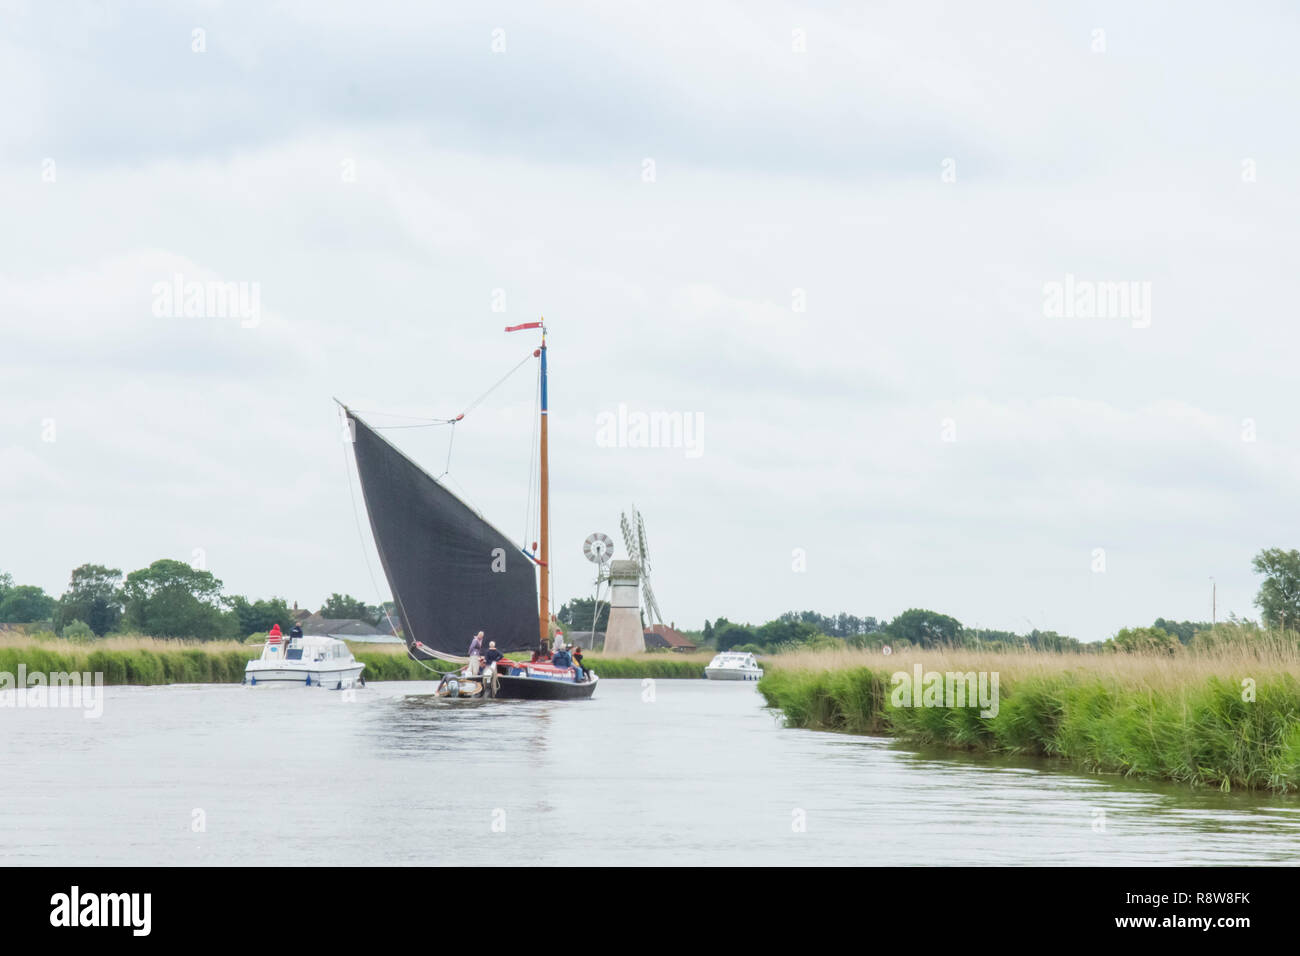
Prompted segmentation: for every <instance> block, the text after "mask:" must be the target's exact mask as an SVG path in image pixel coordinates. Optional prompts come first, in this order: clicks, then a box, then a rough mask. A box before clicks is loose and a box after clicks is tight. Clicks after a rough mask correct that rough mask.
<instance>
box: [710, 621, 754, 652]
mask: <svg viewBox="0 0 1300 956" xmlns="http://www.w3.org/2000/svg"><path fill="white" fill-rule="evenodd" d="M713 632H714V633H715V634H717V636H718V650H720V651H729V650H731V649H732V648H733V647H737V646H739V645H741V644H753V643H755V641H754V632H753V631H751V630H750V629H749V628H747V627H741V626H740V625H739V624H732V623H731V622H730V621H728V620H727V619H726V618H719V619H718V625H717V626H715V627H714V629H713Z"/></svg>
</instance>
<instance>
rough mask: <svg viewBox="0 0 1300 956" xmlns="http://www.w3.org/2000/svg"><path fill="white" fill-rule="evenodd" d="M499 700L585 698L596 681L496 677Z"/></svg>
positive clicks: (591, 691)
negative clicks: (578, 681) (572, 681)
mask: <svg viewBox="0 0 1300 956" xmlns="http://www.w3.org/2000/svg"><path fill="white" fill-rule="evenodd" d="M497 681H498V683H497V694H496V696H497V698H498V699H499V700H585V699H586V698H588V697H590V696H591V695H592V693H593V692H594V691H595V690H596V684H597V683H598V682H597V681H594V680H589V681H583V682H582V683H581V684H577V683H570V682H568V681H561V680H539V679H538V678H535V677H507V676H504V675H502V676H499V677H498V678H497Z"/></svg>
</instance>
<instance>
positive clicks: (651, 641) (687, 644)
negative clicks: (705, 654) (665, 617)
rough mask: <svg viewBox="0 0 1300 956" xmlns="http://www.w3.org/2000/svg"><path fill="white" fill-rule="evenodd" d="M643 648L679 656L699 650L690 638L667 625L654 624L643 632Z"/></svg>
mask: <svg viewBox="0 0 1300 956" xmlns="http://www.w3.org/2000/svg"><path fill="white" fill-rule="evenodd" d="M645 646H646V649H647V650H651V649H655V648H660V649H667V650H670V651H677V652H678V653H680V654H689V653H690V652H691V651H697V650H699V648H698V647H696V646H695V644H694V643H693V642H692V641H691V639H690V638H688V637H687V636H686V635H685V634H683V633H682V632H681V631H678V630H675V629H673V628H671V627H669V626H668V625H667V624H656V625H655V626H654V627H652V628H650V629H649V630H647V631H646V632H645Z"/></svg>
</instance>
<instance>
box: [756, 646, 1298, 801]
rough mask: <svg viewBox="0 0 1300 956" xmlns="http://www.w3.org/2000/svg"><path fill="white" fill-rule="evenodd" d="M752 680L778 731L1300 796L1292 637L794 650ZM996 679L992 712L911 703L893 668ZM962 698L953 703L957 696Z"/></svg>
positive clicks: (1295, 652) (1295, 660) (1295, 654)
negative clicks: (1078, 647) (1156, 644)
mask: <svg viewBox="0 0 1300 956" xmlns="http://www.w3.org/2000/svg"><path fill="white" fill-rule="evenodd" d="M764 663H765V666H766V668H767V670H766V673H765V675H764V677H763V679H762V680H761V681H760V682H759V684H758V689H759V692H760V693H761V694H762V695H763V697H764V699H765V700H766V701H767V703H768V705H769V706H771V707H774V708H779V709H780V711H781V712H782V713H783V715H784V719H785V722H786V724H787V725H788V726H792V727H803V728H811V729H819V730H835V731H843V732H848V733H857V734H874V735H884V736H893V737H897V738H899V739H902V740H905V741H907V742H909V743H913V744H921V745H938V746H942V747H947V748H955V749H962V750H969V751H985V752H990V753H1003V754H1026V755H1034V756H1041V757H1053V758H1059V759H1062V760H1065V761H1069V762H1071V763H1072V764H1074V765H1076V766H1078V767H1080V768H1082V769H1085V770H1089V771H1098V772H1106V773H1118V774H1125V775H1129V776H1134V777H1147V778H1162V779H1168V780H1174V781H1179V782H1183V783H1187V784H1192V785H1199V786H1205V785H1208V786H1215V787H1218V788H1220V789H1222V790H1230V789H1232V788H1234V787H1236V788H1241V789H1253V790H1268V791H1273V792H1277V793H1286V792H1294V791H1296V790H1297V789H1300V635H1297V634H1296V633H1294V632H1280V631H1258V630H1255V629H1253V628H1249V627H1243V626H1240V625H1226V626H1225V625H1219V626H1218V627H1216V628H1214V629H1213V630H1212V631H1210V632H1208V633H1205V634H1201V635H1198V636H1197V639H1196V640H1195V641H1193V642H1192V643H1191V644H1190V645H1188V646H1187V647H1185V648H1182V649H1181V650H1179V651H1177V652H1172V653H1171V652H1169V651H1168V650H1167V649H1158V650H1156V649H1137V650H1133V651H1131V652H1127V653H1126V652H1122V651H1116V652H1112V653H1103V654H1087V655H1080V654H1076V653H1062V652H1042V651H1025V650H1019V651H1017V650H1009V651H998V652H987V651H985V652H981V651H978V650H971V649H968V648H960V647H954V648H946V649H944V648H939V649H935V648H930V649H921V648H909V649H905V650H902V651H899V652H897V653H892V654H888V655H887V654H885V653H883V652H882V651H880V650H848V649H845V650H835V651H805V652H794V653H790V654H786V655H781V656H777V657H773V658H770V659H768V660H766V661H765V662H764ZM917 664H919V665H921V668H922V670H923V672H926V673H939V674H944V675H946V674H948V673H954V674H964V675H972V674H974V675H979V674H997V675H998V696H999V700H998V706H997V707H996V708H990V709H988V710H984V711H983V712H982V710H981V706H980V705H979V704H978V703H971V702H970V701H967V702H965V706H948V704H950V703H952V702H951V701H944V702H942V703H940V705H939V706H912V705H910V703H909V702H908V701H907V700H906V698H905V697H904V695H902V694H901V693H900V692H899V689H900V688H901V687H902V686H903V682H902V681H901V680H898V679H896V678H895V675H896V674H899V673H906V674H909V675H911V674H913V673H914V668H915V666H916V665H917ZM957 703H961V701H957Z"/></svg>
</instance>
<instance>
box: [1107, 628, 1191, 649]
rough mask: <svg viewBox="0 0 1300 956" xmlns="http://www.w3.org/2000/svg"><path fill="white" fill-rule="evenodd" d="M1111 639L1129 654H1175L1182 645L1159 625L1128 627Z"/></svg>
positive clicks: (1117, 647)
mask: <svg viewBox="0 0 1300 956" xmlns="http://www.w3.org/2000/svg"><path fill="white" fill-rule="evenodd" d="M1111 640H1113V641H1114V644H1115V649H1116V650H1120V651H1124V652H1126V653H1129V654H1174V653H1176V652H1177V651H1178V649H1179V648H1180V647H1182V645H1181V644H1180V643H1179V642H1178V638H1176V637H1174V636H1173V635H1172V634H1170V633H1169V632H1168V631H1166V630H1164V629H1163V628H1159V627H1131V628H1130V627H1126V628H1124V629H1123V630H1122V631H1120V632H1119V633H1118V634H1116V635H1115V636H1114V637H1113V638H1112V639H1111Z"/></svg>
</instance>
